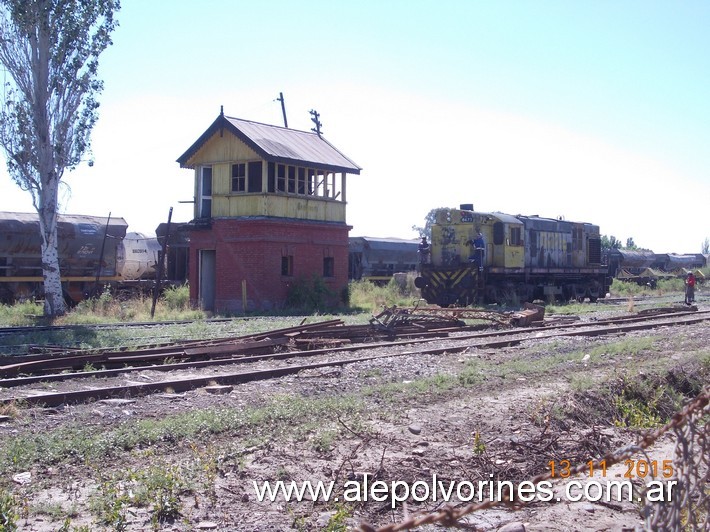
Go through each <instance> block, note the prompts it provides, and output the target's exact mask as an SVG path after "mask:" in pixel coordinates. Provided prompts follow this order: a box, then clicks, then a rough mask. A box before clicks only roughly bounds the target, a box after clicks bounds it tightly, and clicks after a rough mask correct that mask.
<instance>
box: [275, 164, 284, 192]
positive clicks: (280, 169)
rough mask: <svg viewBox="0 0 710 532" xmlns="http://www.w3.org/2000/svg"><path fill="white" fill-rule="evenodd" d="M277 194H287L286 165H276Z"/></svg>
mask: <svg viewBox="0 0 710 532" xmlns="http://www.w3.org/2000/svg"><path fill="white" fill-rule="evenodd" d="M276 192H286V165H284V164H277V165H276Z"/></svg>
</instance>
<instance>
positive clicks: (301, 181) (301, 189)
mask: <svg viewBox="0 0 710 532" xmlns="http://www.w3.org/2000/svg"><path fill="white" fill-rule="evenodd" d="M305 193H306V169H305V168H299V169H298V194H305Z"/></svg>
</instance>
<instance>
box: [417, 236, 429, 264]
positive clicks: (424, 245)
mask: <svg viewBox="0 0 710 532" xmlns="http://www.w3.org/2000/svg"><path fill="white" fill-rule="evenodd" d="M417 251H418V252H419V263H420V264H429V263H430V262H431V246H430V245H429V242H427V239H426V237H425V236H423V237H422V241H421V242H420V243H419V248H418V250H417Z"/></svg>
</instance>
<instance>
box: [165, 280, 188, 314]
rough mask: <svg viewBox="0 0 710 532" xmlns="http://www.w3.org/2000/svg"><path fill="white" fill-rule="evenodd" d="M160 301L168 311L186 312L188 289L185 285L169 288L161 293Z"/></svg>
mask: <svg viewBox="0 0 710 532" xmlns="http://www.w3.org/2000/svg"><path fill="white" fill-rule="evenodd" d="M162 300H163V301H164V302H165V306H166V307H167V308H168V309H169V310H178V311H183V310H188V309H189V308H190V287H189V286H188V285H187V284H185V285H181V286H171V287H170V288H167V289H166V290H165V291H164V292H163V297H162Z"/></svg>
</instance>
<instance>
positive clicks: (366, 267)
mask: <svg viewBox="0 0 710 532" xmlns="http://www.w3.org/2000/svg"><path fill="white" fill-rule="evenodd" d="M348 240H349V242H348V247H349V253H348V277H349V278H350V279H351V280H355V281H359V280H367V281H371V282H374V283H376V284H386V283H388V282H389V280H390V279H391V278H392V276H393V275H394V274H395V273H400V272H408V271H414V270H416V268H417V264H418V262H419V261H418V253H417V247H418V241H417V240H405V239H401V238H375V237H369V236H357V237H350V238H349V239H348Z"/></svg>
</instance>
